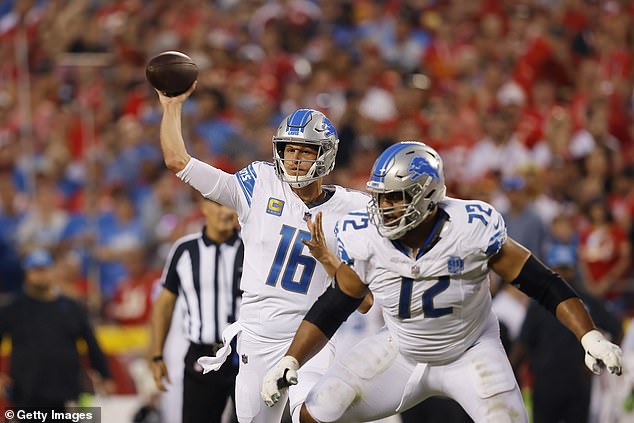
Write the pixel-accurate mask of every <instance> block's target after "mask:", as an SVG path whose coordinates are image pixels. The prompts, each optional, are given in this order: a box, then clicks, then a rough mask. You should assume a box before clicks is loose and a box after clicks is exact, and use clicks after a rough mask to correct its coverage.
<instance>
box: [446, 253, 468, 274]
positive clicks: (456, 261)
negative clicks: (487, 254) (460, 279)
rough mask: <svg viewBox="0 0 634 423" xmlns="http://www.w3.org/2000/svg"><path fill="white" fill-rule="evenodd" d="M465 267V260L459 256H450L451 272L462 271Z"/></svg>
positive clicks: (448, 264)
mask: <svg viewBox="0 0 634 423" xmlns="http://www.w3.org/2000/svg"><path fill="white" fill-rule="evenodd" d="M462 269H464V261H462V259H461V258H460V257H458V256H451V257H449V261H447V270H448V271H449V273H451V274H454V273H460V272H462Z"/></svg>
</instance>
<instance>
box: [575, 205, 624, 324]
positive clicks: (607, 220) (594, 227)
mask: <svg viewBox="0 0 634 423" xmlns="http://www.w3.org/2000/svg"><path fill="white" fill-rule="evenodd" d="M587 218H588V221H589V226H588V227H587V228H586V229H585V230H583V232H582V233H581V238H580V242H579V256H580V259H581V260H580V265H581V272H582V273H581V274H582V275H583V280H584V283H585V287H586V289H587V290H588V292H590V293H591V294H593V295H596V296H597V297H599V298H602V299H604V300H608V301H609V302H610V303H612V305H613V306H614V307H616V310H617V311H618V312H619V313H621V312H623V309H624V307H625V305H624V298H623V283H624V280H623V276H624V274H625V272H626V271H627V269H628V267H629V265H630V262H631V246H630V242H629V240H628V238H627V235H626V234H625V233H624V232H623V230H622V229H621V228H620V227H619V226H617V225H616V224H615V223H614V221H613V219H612V213H611V212H610V210H609V209H608V204H607V202H606V201H605V200H604V199H603V198H598V199H595V200H594V201H592V202H591V203H590V204H589V205H588V208H587Z"/></svg>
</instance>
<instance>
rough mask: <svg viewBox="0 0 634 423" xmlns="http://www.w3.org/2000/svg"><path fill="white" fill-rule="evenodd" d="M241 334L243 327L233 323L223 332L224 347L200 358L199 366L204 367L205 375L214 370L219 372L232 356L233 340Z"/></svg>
mask: <svg viewBox="0 0 634 423" xmlns="http://www.w3.org/2000/svg"><path fill="white" fill-rule="evenodd" d="M240 332H242V326H241V325H240V323H239V322H235V323H232V324H231V325H229V326H228V327H226V328H225V330H223V331H222V340H223V341H224V346H223V347H222V348H220V349H219V350H218V351H216V352H217V354H216V353H213V354H210V355H209V356H206V357H200V358H199V359H198V360H196V361H197V362H198V364H200V365H201V366H202V367H203V374H206V373H209V372H211V371H214V370H218V369H219V368H220V366H222V363H224V362H225V360H226V359H227V357H228V356H229V354H231V345H230V344H231V340H232V339H233V338H235V337H236V336H237V335H238V334H239V333H240Z"/></svg>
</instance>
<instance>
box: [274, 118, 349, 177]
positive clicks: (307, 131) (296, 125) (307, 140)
mask: <svg viewBox="0 0 634 423" xmlns="http://www.w3.org/2000/svg"><path fill="white" fill-rule="evenodd" d="M287 144H293V145H298V146H310V147H313V148H316V150H317V157H316V158H315V159H314V160H295V159H285V158H284V149H285V147H286V145H287ZM338 144H339V139H338V138H337V132H336V131H335V128H334V126H333V125H332V123H331V122H330V120H329V119H328V118H327V117H326V116H325V115H324V114H323V113H321V112H319V111H317V110H312V109H299V110H296V111H295V112H293V113H291V114H290V115H288V116H287V117H286V118H285V119H284V120H283V121H282V123H281V124H280V126H279V127H278V129H277V133H276V134H275V136H274V137H273V161H274V167H275V173H276V175H277V177H278V178H279V179H280V180H282V181H284V182H286V183H288V184H289V185H290V186H291V187H293V188H303V187H305V186H307V185H309V184H311V183H312V182H314V181H316V180H318V179H320V178H323V177H324V176H326V175H328V174H329V173H330V172H331V171H332V169H333V168H334V167H335V157H336V155H337V147H338ZM285 162H296V163H297V165H299V164H300V163H302V162H304V163H305V162H310V163H312V164H311V166H310V168H309V169H308V171H307V172H306V174H305V175H298V174H293V173H295V172H293V171H291V172H289V171H288V170H287V169H286V167H285V166H284V164H285Z"/></svg>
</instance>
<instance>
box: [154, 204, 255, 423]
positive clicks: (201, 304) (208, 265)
mask: <svg viewBox="0 0 634 423" xmlns="http://www.w3.org/2000/svg"><path fill="white" fill-rule="evenodd" d="M199 202H200V210H201V211H202V213H203V215H204V216H205V226H204V227H203V229H202V231H200V232H199V233H196V234H189V235H186V236H185V237H183V238H181V239H179V240H178V241H177V242H176V243H175V244H174V245H173V246H172V250H171V253H170V255H169V259H168V261H167V262H166V263H165V270H164V271H163V276H162V282H163V289H162V291H161V294H160V295H159V297H158V298H157V300H156V301H155V303H154V310H153V312H152V320H151V340H152V341H151V345H150V350H149V357H150V366H151V368H152V374H153V376H154V382H155V383H156V386H157V388H158V389H160V390H161V391H166V390H167V388H166V386H165V384H166V383H167V384H169V383H170V376H169V374H168V373H167V365H166V363H165V361H164V357H163V350H164V344H165V340H166V337H167V335H168V332H169V330H170V325H171V322H172V319H173V313H174V309H175V305H176V303H177V300H178V297H179V296H183V297H184V298H185V302H186V310H187V318H186V319H185V321H186V322H187V327H186V330H185V333H186V337H187V338H188V340H189V349H188V351H187V354H186V355H185V366H184V377H183V394H182V395H183V402H182V421H183V423H194V422H201V421H209V422H220V418H221V416H222V413H223V411H224V409H225V406H226V404H227V400H228V399H229V398H230V397H233V395H234V388H235V377H236V374H237V373H238V368H237V360H238V357H237V356H235V354H234V356H232V357H231V359H229V360H227V361H226V362H225V363H224V364H223V366H222V367H221V368H220V369H219V370H218V372H217V373H216V372H214V373H213V374H210V375H203V373H202V367H201V366H200V365H199V364H198V363H197V362H196V360H197V359H198V358H199V357H201V356H204V355H215V354H216V352H217V351H218V350H219V349H220V348H221V347H222V331H223V330H224V329H225V328H226V327H228V326H229V325H230V324H232V323H233V322H235V321H236V318H237V316H238V312H239V303H240V288H239V284H240V277H241V275H242V259H243V257H244V245H243V243H242V240H241V239H240V237H239V236H238V232H237V228H236V224H237V219H236V215H235V212H233V210H231V209H229V208H227V207H224V206H221V205H219V204H217V203H215V202H213V201H210V200H206V199H203V198H201V199H200V200H199ZM149 286H150V287H151V285H149ZM210 305H212V306H210ZM177 377H178V376H177Z"/></svg>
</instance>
